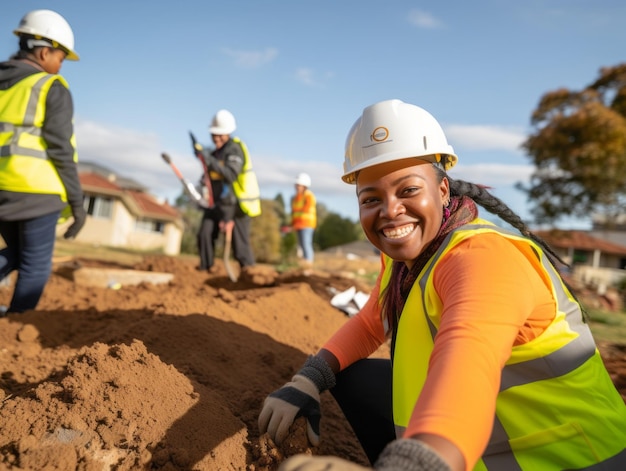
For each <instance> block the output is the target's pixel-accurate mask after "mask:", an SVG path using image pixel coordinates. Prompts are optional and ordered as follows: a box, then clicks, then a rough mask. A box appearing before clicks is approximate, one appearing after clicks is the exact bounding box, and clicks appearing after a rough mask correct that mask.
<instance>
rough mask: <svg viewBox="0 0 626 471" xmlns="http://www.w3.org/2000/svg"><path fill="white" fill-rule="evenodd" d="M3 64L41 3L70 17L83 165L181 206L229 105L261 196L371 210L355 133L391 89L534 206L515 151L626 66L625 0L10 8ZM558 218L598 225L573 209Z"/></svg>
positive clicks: (29, 4) (485, 174) (521, 209)
mask: <svg viewBox="0 0 626 471" xmlns="http://www.w3.org/2000/svg"><path fill="white" fill-rule="evenodd" d="M5 3H6V5H3V9H2V15H1V16H0V58H2V59H6V58H8V57H9V56H10V55H11V54H12V53H14V52H15V50H16V49H17V38H16V37H15V36H14V35H13V34H12V31H13V29H15V27H16V26H17V24H18V22H19V20H20V18H21V17H22V16H23V15H24V13H26V12H27V11H29V10H32V9H38V8H49V9H52V10H55V11H57V12H59V13H60V14H62V15H63V16H64V17H65V18H66V19H67V20H68V22H69V23H70V25H71V26H72V29H73V31H74V35H75V39H76V45H75V49H76V51H77V52H78V53H79V54H80V56H81V60H80V61H79V62H65V64H64V65H63V68H62V70H61V73H62V75H64V76H65V77H66V78H67V80H68V81H69V83H70V87H71V90H72V94H73V97H74V102H75V126H76V136H77V141H78V151H79V159H80V160H82V161H89V162H97V163H100V164H102V165H104V166H107V167H109V168H110V169H112V170H113V171H115V172H116V173H119V174H121V175H124V176H127V177H131V178H134V179H135V180H137V181H139V182H141V183H143V184H144V185H145V186H146V187H147V188H148V189H149V191H150V192H151V193H153V194H155V195H157V196H162V197H166V198H168V199H169V200H170V201H172V200H173V199H174V198H175V197H176V196H177V195H178V194H180V192H181V186H180V184H179V182H178V180H177V179H176V177H175V175H174V173H173V172H172V171H171V169H170V167H169V166H168V165H167V164H165V162H164V161H163V160H162V159H161V157H160V155H161V152H168V153H169V154H170V155H171V157H172V160H173V161H174V163H175V164H176V165H177V166H178V167H179V168H180V170H181V171H182V172H183V174H185V176H187V177H188V178H189V179H190V180H192V181H194V182H195V181H197V180H198V179H199V176H200V172H201V168H200V165H199V163H198V161H197V160H196V159H195V158H194V157H193V154H192V152H191V143H190V140H189V134H188V132H189V131H193V132H194V133H195V134H196V136H197V137H198V140H199V141H200V142H202V143H204V144H206V145H210V136H209V133H208V125H209V123H210V120H211V118H212V116H213V114H214V113H215V112H216V111H217V110H218V109H221V108H226V109H228V110H230V111H231V112H232V113H233V114H234V115H235V117H236V118H237V124H238V129H237V131H236V133H235V134H236V135H238V136H240V137H241V138H242V139H243V140H244V141H245V142H246V143H247V145H248V147H249V149H250V153H251V156H252V161H253V165H254V168H255V170H256V172H257V175H258V178H259V183H260V186H261V192H262V196H263V197H265V198H274V197H275V196H276V195H277V194H278V193H279V192H280V193H282V194H283V195H284V196H285V198H286V200H288V198H289V197H290V195H291V194H292V192H293V181H294V180H295V177H296V175H297V174H298V173H299V172H307V173H309V174H310V175H311V178H312V181H313V184H312V189H313V190H314V192H315V193H316V195H317V197H318V200H319V201H320V202H321V203H324V204H325V205H326V206H327V207H328V208H329V209H330V210H332V211H335V212H338V213H340V214H341V215H343V216H345V217H349V218H350V219H352V220H355V221H356V220H357V219H358V210H357V205H356V198H355V196H354V187H353V186H351V185H346V184H345V183H343V182H342V181H341V178H340V177H341V174H342V165H343V152H344V142H345V138H346V134H347V132H348V130H349V129H350V127H351V125H352V123H353V122H354V121H355V120H356V119H357V118H358V117H359V116H360V114H361V111H362V109H363V108H364V107H366V106H368V105H370V104H372V103H374V102H377V101H380V100H386V99H391V98H398V99H401V100H403V101H406V102H409V103H413V104H416V105H419V106H422V107H423V108H425V109H427V110H428V111H430V112H431V113H432V114H433V115H434V116H435V117H436V118H437V119H438V120H439V122H440V123H441V124H442V126H443V128H444V130H445V131H446V134H447V136H448V141H449V142H450V144H452V146H453V147H454V149H455V151H456V152H457V154H458V155H459V164H458V165H457V166H456V167H455V168H454V169H453V170H452V171H451V173H450V174H451V176H453V177H455V178H459V179H465V180H469V181H473V182H476V183H481V184H486V185H490V186H491V187H492V188H493V192H494V194H495V195H496V196H499V197H500V198H502V199H503V200H504V201H505V202H506V203H508V204H509V205H510V206H511V207H512V208H513V209H514V210H515V211H517V212H518V213H519V214H520V215H522V216H523V217H525V218H527V217H528V210H527V203H526V200H525V196H524V195H523V194H521V193H520V192H518V191H517V190H515V189H514V184H515V182H517V181H526V180H527V178H528V176H529V175H530V173H531V172H532V167H531V165H530V160H529V159H528V158H527V157H526V156H525V155H524V154H523V153H522V152H521V150H520V149H519V145H520V144H521V142H522V141H523V140H524V139H525V137H526V136H527V135H528V133H529V132H530V115H531V113H532V111H533V109H534V108H535V107H536V105H537V103H538V102H539V99H540V98H541V96H542V95H543V94H545V93H546V92H548V91H552V90H555V89H558V88H561V87H565V88H569V89H572V90H579V89H581V88H583V87H584V86H586V85H588V84H589V83H591V82H592V81H593V80H595V79H596V78H597V76H598V73H599V70H600V68H601V67H605V66H613V65H617V64H619V63H622V62H624V60H625V59H626V58H625V52H624V51H625V49H624V45H626V28H625V27H624V24H625V23H626V4H625V3H624V2H622V1H617V0H593V1H592V0H588V1H582V0H555V1H550V0H545V1H539V0H526V1H524V2H513V1H504V0H474V1H471V2H467V1H461V0H457V1H440V2H425V1H406V0H403V1H394V0H389V1H386V2H381V1H370V0H334V1H333V0H315V1H306V2H305V1H296V0H292V1H287V0H284V1H278V0H266V1H262V0H256V1H252V0H249V1H237V0H230V1H220V2H215V1H212V0H189V1H185V0H180V1H178V2H171V1H167V2H165V1H160V0H152V1H137V0H135V1H133V0H126V1H124V2H122V1H119V0H107V1H106V2H88V1H84V0H56V1H48V2H45V1H30V0H21V1H19V2H16V1H13V2H5ZM559 225H560V226H561V227H581V228H585V227H587V223H586V222H585V221H571V220H570V221H564V222H561V223H560V224H559Z"/></svg>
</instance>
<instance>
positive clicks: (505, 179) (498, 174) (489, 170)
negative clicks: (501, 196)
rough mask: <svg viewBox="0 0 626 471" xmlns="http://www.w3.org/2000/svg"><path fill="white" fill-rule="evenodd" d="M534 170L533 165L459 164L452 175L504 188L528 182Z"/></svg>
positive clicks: (451, 172)
mask: <svg viewBox="0 0 626 471" xmlns="http://www.w3.org/2000/svg"><path fill="white" fill-rule="evenodd" d="M533 171H534V167H533V166H532V165H508V164H496V163H485V164H472V165H463V164H458V165H457V166H455V167H454V168H453V169H452V170H451V171H450V176H451V177H452V178H458V179H459V180H465V181H468V182H472V183H478V184H481V185H487V186H490V187H493V188H502V187H506V186H512V185H515V183H517V182H519V181H521V182H524V183H525V182H527V181H528V179H529V177H530V175H531V174H532V172H533Z"/></svg>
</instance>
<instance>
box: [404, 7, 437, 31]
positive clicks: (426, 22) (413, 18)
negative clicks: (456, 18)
mask: <svg viewBox="0 0 626 471" xmlns="http://www.w3.org/2000/svg"><path fill="white" fill-rule="evenodd" d="M409 23H411V24H412V25H414V26H417V27H418V28H423V29H439V28H442V27H443V23H442V22H441V21H440V20H438V19H437V18H435V17H434V16H433V15H431V14H430V13H428V12H425V11H422V10H411V11H410V12H409Z"/></svg>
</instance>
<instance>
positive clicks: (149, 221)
mask: <svg viewBox="0 0 626 471" xmlns="http://www.w3.org/2000/svg"><path fill="white" fill-rule="evenodd" d="M78 175H79V178H80V183H81V186H82V188H83V192H84V194H85V200H84V206H85V210H86V211H87V214H88V216H87V222H86V223H85V227H83V229H82V230H81V232H80V233H79V234H78V236H77V237H76V241H77V242H83V243H91V244H99V245H103V246H109V247H123V248H127V249H131V250H141V251H161V252H162V253H164V254H166V255H178V254H179V253H180V244H181V240H182V236H183V221H182V217H181V215H180V213H179V212H178V210H177V209H176V208H174V207H172V206H170V205H169V204H168V203H167V202H166V201H160V200H159V199H158V198H156V197H155V196H153V195H150V194H149V193H148V192H147V189H146V188H145V187H143V186H142V185H140V184H139V183H137V182H136V181H134V180H132V179H129V178H125V177H121V176H118V175H116V174H115V173H113V172H111V171H110V170H109V169H107V168H105V167H102V166H100V165H97V164H92V163H88V162H85V163H82V162H81V163H79V165H78ZM68 224H71V218H70V221H68V222H67V223H64V224H62V225H59V227H58V228H57V235H58V236H60V235H62V234H63V232H64V231H65V229H66V228H67V226H68Z"/></svg>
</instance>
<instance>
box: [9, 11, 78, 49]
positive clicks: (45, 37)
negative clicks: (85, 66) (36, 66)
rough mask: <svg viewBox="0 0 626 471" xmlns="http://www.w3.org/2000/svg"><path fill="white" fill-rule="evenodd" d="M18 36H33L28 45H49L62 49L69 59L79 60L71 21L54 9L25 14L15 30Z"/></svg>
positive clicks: (31, 46)
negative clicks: (75, 49)
mask: <svg viewBox="0 0 626 471" xmlns="http://www.w3.org/2000/svg"><path fill="white" fill-rule="evenodd" d="M13 33H14V34H15V35H17V36H24V35H27V36H32V39H29V40H28V41H29V42H28V45H29V47H30V48H33V47H35V46H47V47H54V48H57V49H62V50H64V51H65V52H66V54H67V57H66V59H67V60H71V61H77V60H78V59H79V57H78V54H77V53H76V51H74V33H73V32H72V28H70V25H69V23H68V22H67V21H66V20H65V18H63V17H62V16H61V15H59V14H58V13H57V12H55V11H52V10H33V11H31V12H28V13H26V14H25V15H24V17H23V18H22V19H21V20H20V24H19V25H18V27H17V28H16V29H15V30H14V31H13Z"/></svg>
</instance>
